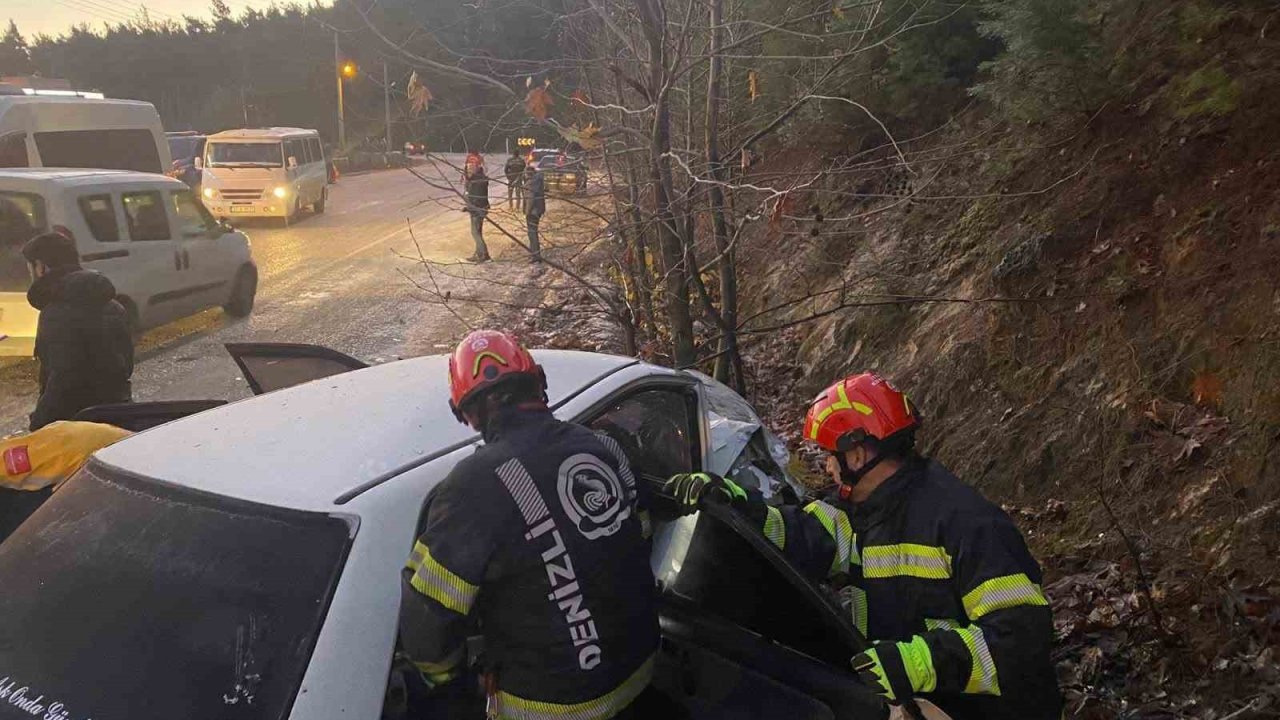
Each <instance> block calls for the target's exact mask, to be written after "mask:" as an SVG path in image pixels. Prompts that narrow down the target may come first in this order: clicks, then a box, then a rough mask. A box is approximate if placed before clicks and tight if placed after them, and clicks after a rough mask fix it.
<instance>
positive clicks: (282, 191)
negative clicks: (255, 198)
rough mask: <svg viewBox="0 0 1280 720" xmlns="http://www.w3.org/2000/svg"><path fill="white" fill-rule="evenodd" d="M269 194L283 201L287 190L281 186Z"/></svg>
mask: <svg viewBox="0 0 1280 720" xmlns="http://www.w3.org/2000/svg"><path fill="white" fill-rule="evenodd" d="M271 194H272V195H275V196H276V197H278V198H280V199H281V200H283V199H284V198H285V197H286V196H287V195H288V194H289V188H287V187H285V186H283V185H281V186H279V187H277V188H276V189H274V190H272V191H271Z"/></svg>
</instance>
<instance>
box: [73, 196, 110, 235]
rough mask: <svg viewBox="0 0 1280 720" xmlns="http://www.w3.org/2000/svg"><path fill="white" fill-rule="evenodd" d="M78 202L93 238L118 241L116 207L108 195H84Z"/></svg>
mask: <svg viewBox="0 0 1280 720" xmlns="http://www.w3.org/2000/svg"><path fill="white" fill-rule="evenodd" d="M78 202H79V205H80V214H81V215H83V216H84V222H85V224H86V225H88V226H89V233H90V234H92V235H93V239H94V240H97V241H98V242H120V226H119V225H118V224H116V208H115V204H114V203H112V202H111V196H110V195H85V196H84V197H81V198H80V199H79V201H78Z"/></svg>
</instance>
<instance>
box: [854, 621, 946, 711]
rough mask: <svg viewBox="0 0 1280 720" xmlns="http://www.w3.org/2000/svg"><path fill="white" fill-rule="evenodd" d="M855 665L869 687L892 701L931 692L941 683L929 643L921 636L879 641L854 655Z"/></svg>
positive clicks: (900, 700) (859, 675)
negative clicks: (894, 640)
mask: <svg viewBox="0 0 1280 720" xmlns="http://www.w3.org/2000/svg"><path fill="white" fill-rule="evenodd" d="M852 665H853V671H854V672H856V673H858V677H859V678H861V680H862V682H863V683H865V684H866V685H867V687H870V688H871V689H872V690H874V691H876V692H877V693H879V694H880V695H882V696H883V697H884V698H885V699H886V700H888V701H889V702H891V703H899V702H902V701H904V700H906V699H909V698H911V697H912V696H913V695H915V694H916V693H927V692H932V691H933V690H934V688H935V687H937V684H938V677H937V674H936V673H935V672H934V669H933V655H932V654H931V653H930V652H929V644H928V643H926V642H925V641H924V638H922V637H920V636H919V635H917V636H915V637H913V638H911V640H910V641H909V642H900V643H888V642H886V643H879V644H877V645H876V646H875V647H873V648H870V649H868V650H867V651H865V652H863V653H861V654H859V655H857V656H855V657H854V658H853V660H852Z"/></svg>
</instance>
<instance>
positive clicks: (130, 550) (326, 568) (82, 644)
mask: <svg viewBox="0 0 1280 720" xmlns="http://www.w3.org/2000/svg"><path fill="white" fill-rule="evenodd" d="M352 535H353V532H352V529H351V526H350V525H349V524H348V523H347V522H346V521H344V520H343V519H341V518H337V517H333V516H330V515H327V514H323V513H315V512H304V511H299V510H288V509H283V508H275V507H271V506H267V505H261V504H257V503H249V502H245V501H240V500H234V499H231V498H226V497H221V496H218V495H213V494H209V493H203V492H194V491H190V490H186V489H183V488H180V487H178V486H175V485H171V484H167V483H162V482H159V481H155V480H150V479H144V478H139V477H135V476H130V475H127V474H125V473H121V472H119V471H115V470H112V469H109V468H107V467H105V466H102V465H98V464H95V463H91V464H90V465H89V466H88V467H87V468H86V469H85V470H82V471H81V472H80V473H79V474H77V475H76V476H75V477H74V478H72V479H71V480H70V481H69V482H68V483H67V484H65V485H63V486H62V487H61V488H60V489H59V490H58V492H57V493H55V494H54V496H53V497H52V498H51V499H50V500H49V501H48V502H46V503H45V504H44V505H43V506H42V507H41V508H40V509H39V510H37V511H36V512H35V514H34V515H32V516H31V517H30V518H28V519H27V521H26V522H25V523H23V525H22V526H21V527H20V528H18V530H17V531H16V532H15V533H14V534H13V535H11V536H9V538H8V539H7V540H5V542H4V543H3V544H0V587H3V588H4V592H3V593H0V668H3V670H2V671H0V676H4V677H7V679H8V680H7V682H9V683H12V684H11V685H10V686H9V687H10V689H13V690H16V689H17V688H20V687H24V688H26V690H24V691H23V692H24V694H25V695H26V696H27V697H29V698H31V699H35V698H38V697H39V696H43V697H44V700H43V701H41V702H43V703H44V704H45V705H46V707H47V709H52V708H58V710H54V711H53V712H54V715H51V717H55V716H56V717H64V718H73V719H74V718H129V717H148V718H212V717H217V718H223V719H230V720H278V719H279V718H284V717H288V715H289V708H290V707H291V706H292V704H293V699H294V697H295V696H296V695H297V693H298V690H299V686H300V685H301V682H302V677H303V674H304V672H305V670H306V668H307V665H308V664H309V663H310V658H311V651H312V648H313V646H314V644H315V638H316V636H317V635H318V634H319V631H320V627H321V625H322V624H323V621H324V617H325V614H326V613H327V611H328V607H329V601H330V599H331V598H332V595H333V591H334V588H335V587H336V586H337V583H338V579H339V577H340V575H341V572H342V567H343V565H344V563H345V560H346V555H347V550H348V548H349V546H350V543H351V538H352ZM263 548H270V549H271V551H270V552H263ZM54 703H57V705H55V704H54ZM140 708H145V712H144V711H142V710H140ZM59 711H61V712H62V713H66V714H65V715H63V714H59Z"/></svg>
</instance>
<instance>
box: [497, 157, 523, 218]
mask: <svg viewBox="0 0 1280 720" xmlns="http://www.w3.org/2000/svg"><path fill="white" fill-rule="evenodd" d="M502 172H503V173H504V174H505V175H506V176H507V207H517V208H519V209H521V210H523V209H524V157H522V156H521V155H520V148H518V147H517V148H514V149H513V150H512V151H511V157H509V158H507V164H506V165H504V166H503V167H502Z"/></svg>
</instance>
